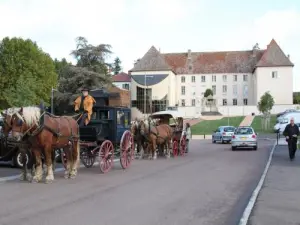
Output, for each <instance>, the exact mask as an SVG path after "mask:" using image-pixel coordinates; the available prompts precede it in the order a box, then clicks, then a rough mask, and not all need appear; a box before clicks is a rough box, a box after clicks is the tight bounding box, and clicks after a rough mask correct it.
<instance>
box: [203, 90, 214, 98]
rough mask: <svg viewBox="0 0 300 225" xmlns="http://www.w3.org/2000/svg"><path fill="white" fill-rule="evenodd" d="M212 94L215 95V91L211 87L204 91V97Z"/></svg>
mask: <svg viewBox="0 0 300 225" xmlns="http://www.w3.org/2000/svg"><path fill="white" fill-rule="evenodd" d="M210 95H211V96H213V95H214V92H213V91H212V90H211V89H209V88H208V89H206V90H205V92H204V97H205V98H207V97H208V96H210Z"/></svg>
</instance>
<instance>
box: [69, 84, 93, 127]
mask: <svg viewBox="0 0 300 225" xmlns="http://www.w3.org/2000/svg"><path fill="white" fill-rule="evenodd" d="M74 103H75V112H77V113H82V116H81V118H80V122H79V126H84V125H87V124H88V123H89V122H90V120H91V116H92V114H93V106H94V104H95V103H96V101H95V99H94V98H93V97H92V96H91V95H89V89H87V88H83V89H82V95H81V96H79V97H78V98H76V100H75V102H74Z"/></svg>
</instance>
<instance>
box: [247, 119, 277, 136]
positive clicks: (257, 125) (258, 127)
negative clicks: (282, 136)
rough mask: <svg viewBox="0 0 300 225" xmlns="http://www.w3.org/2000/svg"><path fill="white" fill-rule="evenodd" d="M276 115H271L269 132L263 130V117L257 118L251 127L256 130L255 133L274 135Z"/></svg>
mask: <svg viewBox="0 0 300 225" xmlns="http://www.w3.org/2000/svg"><path fill="white" fill-rule="evenodd" d="M276 118H277V117H276V115H271V121H270V127H269V129H268V130H262V127H261V121H262V116H255V118H254V120H253V122H252V124H251V126H252V127H253V129H254V130H255V132H258V133H274V131H273V127H274V125H275V124H276Z"/></svg>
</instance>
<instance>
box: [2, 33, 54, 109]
mask: <svg viewBox="0 0 300 225" xmlns="http://www.w3.org/2000/svg"><path fill="white" fill-rule="evenodd" d="M56 85H57V73H56V71H55V66H54V63H53V60H52V59H51V57H50V56H49V55H48V54H47V53H45V52H43V51H42V49H40V48H39V47H38V46H37V44H36V43H34V42H33V41H31V40H29V39H27V40H24V39H22V38H11V39H10V38H8V37H6V38H4V39H3V40H2V41H1V42H0V108H6V107H11V106H23V105H24V104H26V105H32V104H39V103H40V101H44V102H46V103H47V102H49V100H50V92H51V88H52V87H53V86H56Z"/></svg>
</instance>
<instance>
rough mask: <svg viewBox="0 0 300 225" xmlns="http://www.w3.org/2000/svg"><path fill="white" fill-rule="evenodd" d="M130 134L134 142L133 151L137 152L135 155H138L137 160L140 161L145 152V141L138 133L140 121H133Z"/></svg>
mask: <svg viewBox="0 0 300 225" xmlns="http://www.w3.org/2000/svg"><path fill="white" fill-rule="evenodd" d="M130 130H131V134H132V136H133V140H134V149H136V151H137V155H139V158H140V159H142V158H143V155H144V154H145V150H146V139H145V137H144V136H143V135H142V134H141V131H140V121H139V120H137V119H135V120H134V121H132V123H131V129H130Z"/></svg>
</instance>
